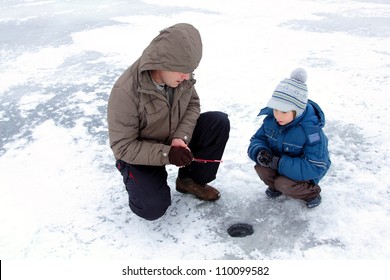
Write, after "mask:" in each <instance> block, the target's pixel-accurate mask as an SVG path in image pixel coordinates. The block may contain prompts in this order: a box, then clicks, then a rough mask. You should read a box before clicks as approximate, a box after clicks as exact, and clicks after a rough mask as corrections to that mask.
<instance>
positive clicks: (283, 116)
mask: <svg viewBox="0 0 390 280" xmlns="http://www.w3.org/2000/svg"><path fill="white" fill-rule="evenodd" d="M294 113H295V112H294V111H289V112H282V111H279V110H276V109H274V117H275V119H276V121H277V122H278V124H279V125H286V124H289V123H290V122H292V121H293V120H294V118H295V114H294Z"/></svg>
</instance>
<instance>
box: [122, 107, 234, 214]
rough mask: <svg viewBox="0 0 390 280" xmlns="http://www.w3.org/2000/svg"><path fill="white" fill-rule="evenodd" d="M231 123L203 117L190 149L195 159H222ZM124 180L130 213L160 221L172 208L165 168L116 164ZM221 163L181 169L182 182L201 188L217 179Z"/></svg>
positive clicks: (214, 116)
mask: <svg viewBox="0 0 390 280" xmlns="http://www.w3.org/2000/svg"><path fill="white" fill-rule="evenodd" d="M229 132H230V122H229V119H228V116H227V114H225V113H222V112H206V113H202V114H201V115H200V116H199V118H198V121H197V123H196V126H195V129H194V133H193V135H192V139H191V142H190V143H189V145H188V146H189V148H190V149H191V151H192V153H193V155H194V157H195V158H201V159H221V158H222V155H223V152H224V150H225V146H226V143H227V141H228V139H229ZM116 166H117V168H118V170H119V171H120V172H121V174H122V176H123V182H124V184H125V186H126V190H127V192H128V194H129V206H130V209H131V210H132V211H133V212H134V213H135V214H136V215H138V216H140V217H142V218H144V219H146V220H156V219H158V218H160V217H161V216H163V215H164V214H165V211H166V210H167V208H168V207H169V206H170V205H171V192H170V188H169V186H168V184H167V178H168V174H167V171H166V169H165V166H149V165H135V164H129V163H126V162H124V161H122V160H118V161H117V163H116ZM218 167H219V163H199V162H195V161H193V162H192V163H191V164H190V165H188V166H186V167H183V168H180V169H179V174H178V176H179V178H184V177H187V178H191V179H192V180H193V181H194V182H196V183H198V184H206V183H209V182H211V181H213V180H214V179H215V178H216V174H217V171H218Z"/></svg>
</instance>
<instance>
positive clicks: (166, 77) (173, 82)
mask: <svg viewBox="0 0 390 280" xmlns="http://www.w3.org/2000/svg"><path fill="white" fill-rule="evenodd" d="M158 76H159V78H160V79H161V83H163V84H166V85H168V86H170V87H173V88H175V87H177V86H178V85H179V84H180V83H181V82H182V81H184V80H188V79H189V78H190V74H189V73H187V74H185V73H181V72H172V71H163V70H161V71H159V75H158ZM156 82H158V83H160V81H156Z"/></svg>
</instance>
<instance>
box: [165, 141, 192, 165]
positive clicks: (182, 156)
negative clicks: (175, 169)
mask: <svg viewBox="0 0 390 280" xmlns="http://www.w3.org/2000/svg"><path fill="white" fill-rule="evenodd" d="M168 158H169V162H170V163H172V164H174V165H176V166H179V167H181V166H186V165H189V164H191V162H192V159H193V158H194V156H193V154H192V153H191V151H190V150H189V149H188V148H186V147H175V146H172V147H171V149H170V150H169V153H168Z"/></svg>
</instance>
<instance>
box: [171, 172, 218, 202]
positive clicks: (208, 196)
mask: <svg viewBox="0 0 390 280" xmlns="http://www.w3.org/2000/svg"><path fill="white" fill-rule="evenodd" d="M176 190H177V191H178V192H181V193H191V194H193V195H196V196H197V197H198V198H200V199H202V200H208V201H213V200H217V199H218V198H219V197H220V196H221V195H220V193H219V191H218V190H217V189H215V188H213V187H212V186H210V185H207V184H204V185H200V184H197V183H195V182H194V181H193V180H192V179H190V178H183V179H180V178H177V179H176Z"/></svg>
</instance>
